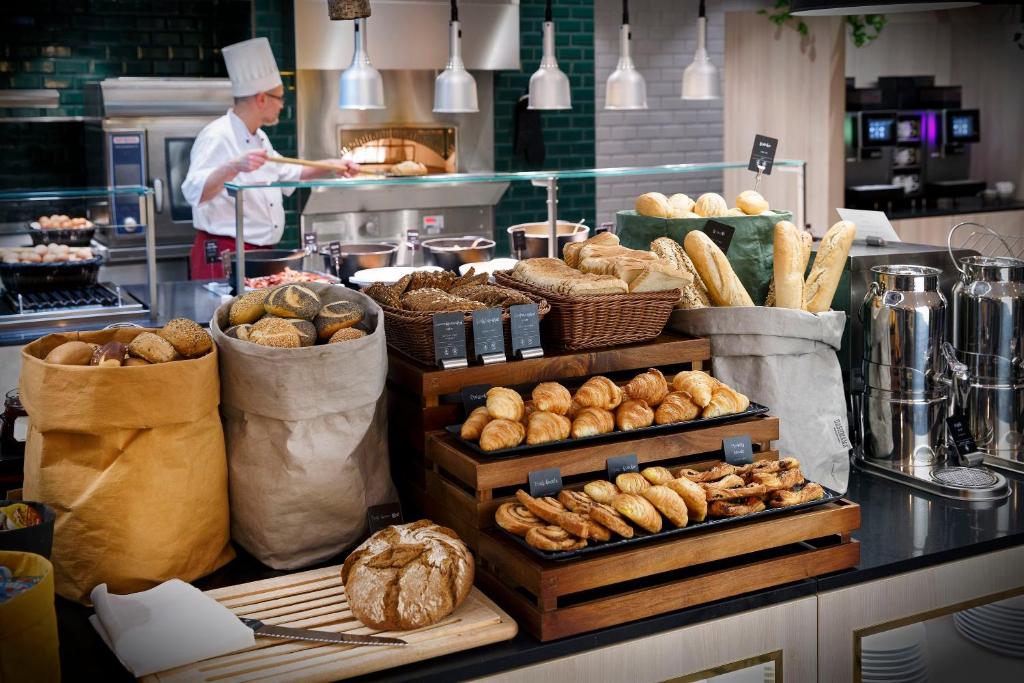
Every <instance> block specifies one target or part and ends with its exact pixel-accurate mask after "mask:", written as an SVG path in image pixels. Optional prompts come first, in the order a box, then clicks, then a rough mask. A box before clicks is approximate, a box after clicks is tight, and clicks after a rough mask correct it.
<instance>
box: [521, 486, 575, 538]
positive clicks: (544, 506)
mask: <svg viewBox="0 0 1024 683" xmlns="http://www.w3.org/2000/svg"><path fill="white" fill-rule="evenodd" d="M516 499H517V500H518V501H519V502H520V503H522V504H523V505H525V506H526V509H527V510H529V511H530V512H532V513H533V514H535V515H536V516H537V517H540V518H541V519H543V520H544V521H545V522H548V523H549V524H556V525H558V526H560V527H562V528H563V529H565V530H566V531H568V532H569V533H571V534H572V535H573V536H579V537H580V538H586V537H587V534H588V533H589V531H588V526H587V520H586V518H585V517H583V516H581V515H578V514H576V513H575V512H569V511H568V510H566V509H565V508H564V507H563V506H562V504H561V503H559V502H558V501H557V500H555V499H554V498H539V499H538V498H534V497H533V496H531V495H530V494H529V493H527V492H526V491H524V490H522V489H519V490H518V491H516Z"/></svg>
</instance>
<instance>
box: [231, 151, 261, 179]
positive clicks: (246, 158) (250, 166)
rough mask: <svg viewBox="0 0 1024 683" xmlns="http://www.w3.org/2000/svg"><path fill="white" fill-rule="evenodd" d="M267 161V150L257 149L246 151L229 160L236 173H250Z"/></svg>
mask: <svg viewBox="0 0 1024 683" xmlns="http://www.w3.org/2000/svg"><path fill="white" fill-rule="evenodd" d="M265 163H267V150H265V149H259V150H256V151H254V152H246V153H245V154H243V155H242V156H240V157H238V158H237V159H234V160H233V161H232V162H231V168H232V169H233V170H234V171H235V172H236V173H251V172H253V171H255V170H256V169H257V168H259V167H260V166H262V165H263V164H265Z"/></svg>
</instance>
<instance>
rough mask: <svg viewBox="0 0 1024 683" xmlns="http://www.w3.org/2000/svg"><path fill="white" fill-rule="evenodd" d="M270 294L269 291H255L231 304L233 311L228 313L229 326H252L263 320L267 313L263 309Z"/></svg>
mask: <svg viewBox="0 0 1024 683" xmlns="http://www.w3.org/2000/svg"><path fill="white" fill-rule="evenodd" d="M269 294H270V290H269V289H255V290H253V291H251V292H249V293H247V294H244V295H242V296H240V297H238V298H237V299H235V301H234V303H232V304H231V310H230V311H228V324H230V325H246V324H249V325H251V324H252V323H254V322H256V321H257V320H259V319H260V318H262V317H263V314H264V313H266V312H267V311H266V310H265V309H264V308H263V303H264V302H265V301H266V300H267V295H269Z"/></svg>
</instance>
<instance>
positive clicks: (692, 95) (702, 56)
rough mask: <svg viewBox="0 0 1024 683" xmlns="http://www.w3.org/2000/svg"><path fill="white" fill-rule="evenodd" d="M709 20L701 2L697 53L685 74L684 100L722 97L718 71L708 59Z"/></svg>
mask: <svg viewBox="0 0 1024 683" xmlns="http://www.w3.org/2000/svg"><path fill="white" fill-rule="evenodd" d="M707 34H708V18H707V15H706V14H705V12H704V0H700V14H699V15H698V16H697V53H696V54H695V55H694V56H693V61H692V62H691V63H690V66H688V67H686V71H684V72H683V99H684V100H717V99H718V98H719V97H721V84H720V83H719V81H718V69H716V68H715V65H714V64H712V63H711V60H710V59H708V49H707V38H708V35H707Z"/></svg>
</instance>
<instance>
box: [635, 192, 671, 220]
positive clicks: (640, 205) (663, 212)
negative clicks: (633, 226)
mask: <svg viewBox="0 0 1024 683" xmlns="http://www.w3.org/2000/svg"><path fill="white" fill-rule="evenodd" d="M636 212H637V213H638V214H640V215H641V216H651V217H652V218H669V217H670V216H671V215H672V207H671V206H670V205H669V203H668V197H666V196H665V195H663V194H662V193H660V192H648V193H646V194H642V195H640V196H639V197H637V198H636Z"/></svg>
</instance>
